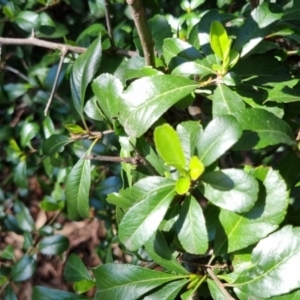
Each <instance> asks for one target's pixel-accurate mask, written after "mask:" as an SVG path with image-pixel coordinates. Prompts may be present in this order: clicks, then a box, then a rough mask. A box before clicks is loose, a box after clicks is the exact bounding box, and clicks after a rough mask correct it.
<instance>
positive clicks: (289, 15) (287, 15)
mask: <svg viewBox="0 0 300 300" xmlns="http://www.w3.org/2000/svg"><path fill="white" fill-rule="evenodd" d="M299 13H300V2H299V1H297V0H293V1H289V2H287V4H286V5H285V6H284V15H283V17H282V18H283V19H284V20H298V17H299Z"/></svg>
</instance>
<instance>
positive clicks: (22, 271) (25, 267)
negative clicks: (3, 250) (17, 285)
mask: <svg viewBox="0 0 300 300" xmlns="http://www.w3.org/2000/svg"><path fill="white" fill-rule="evenodd" d="M35 269H36V258H34V257H32V256H29V255H27V254H25V255H23V256H22V257H21V258H20V260H18V261H17V262H16V263H15V264H14V266H13V268H12V270H11V274H10V277H11V279H12V280H13V281H15V282H20V281H25V280H27V279H29V278H30V277H31V276H32V275H33V273H34V272H35Z"/></svg>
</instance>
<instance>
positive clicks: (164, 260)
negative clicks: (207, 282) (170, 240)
mask: <svg viewBox="0 0 300 300" xmlns="http://www.w3.org/2000/svg"><path fill="white" fill-rule="evenodd" d="M145 249H146V251H147V253H148V254H149V256H150V257H151V259H153V261H155V262H156V263H157V264H159V265H160V266H162V267H164V268H165V269H167V270H169V271H172V272H176V273H179V274H189V272H188V271H187V270H186V269H185V268H184V267H183V266H182V265H181V264H180V263H179V262H178V261H177V259H176V257H175V255H174V253H173V252H172V251H171V249H170V247H169V246H168V244H167V242H166V240H165V238H164V236H163V234H162V233H161V232H160V231H159V230H158V231H157V232H156V233H155V234H154V235H153V236H152V237H151V238H150V239H149V240H148V241H147V242H146V243H145Z"/></svg>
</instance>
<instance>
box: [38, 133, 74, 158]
mask: <svg viewBox="0 0 300 300" xmlns="http://www.w3.org/2000/svg"><path fill="white" fill-rule="evenodd" d="M71 142H72V140H71V139H69V138H68V137H67V136H65V135H61V134H53V135H51V136H50V137H49V138H48V139H46V140H45V141H44V144H43V153H44V154H45V155H49V156H52V155H54V154H55V153H57V152H61V151H62V149H63V147H64V146H66V145H67V144H69V143H71Z"/></svg>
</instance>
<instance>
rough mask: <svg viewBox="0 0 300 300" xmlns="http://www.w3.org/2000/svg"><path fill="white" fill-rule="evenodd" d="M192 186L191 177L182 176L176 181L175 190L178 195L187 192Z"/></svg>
mask: <svg viewBox="0 0 300 300" xmlns="http://www.w3.org/2000/svg"><path fill="white" fill-rule="evenodd" d="M190 187H191V179H190V178H189V177H181V178H178V179H177V181H176V186H175V190H176V193H177V194H178V195H184V194H186V193H187V192H188V191H189V189H190Z"/></svg>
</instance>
